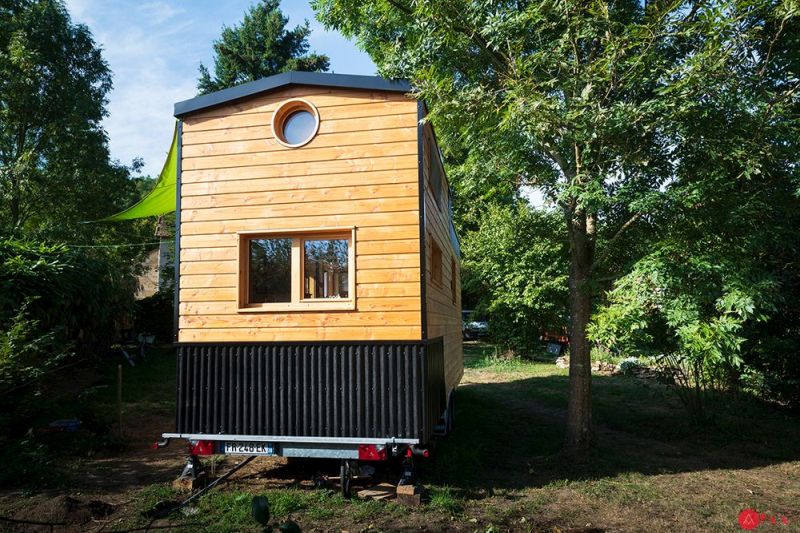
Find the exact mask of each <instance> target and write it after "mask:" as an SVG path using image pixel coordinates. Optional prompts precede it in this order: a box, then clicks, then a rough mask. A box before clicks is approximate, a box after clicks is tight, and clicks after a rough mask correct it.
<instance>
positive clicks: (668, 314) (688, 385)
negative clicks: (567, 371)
mask: <svg viewBox="0 0 800 533" xmlns="http://www.w3.org/2000/svg"><path fill="white" fill-rule="evenodd" d="M661 244H662V248H660V249H658V250H657V251H655V252H653V253H651V254H650V255H649V256H647V257H645V258H643V259H641V260H639V261H638V262H637V263H636V264H635V266H634V268H633V270H632V271H631V272H630V273H629V274H628V275H626V276H625V277H623V278H621V279H620V280H618V281H617V283H616V284H615V286H614V289H613V290H611V291H610V292H609V293H608V302H607V305H606V306H604V307H603V308H601V309H600V311H599V312H598V313H596V314H595V316H594V319H593V323H592V325H591V326H590V329H589V335H590V338H592V339H593V340H594V341H596V342H598V343H600V344H601V345H603V346H604V347H607V348H610V349H612V350H617V351H619V352H620V353H636V352H643V353H646V354H649V355H655V356H657V361H658V362H659V364H660V365H661V366H663V367H664V370H666V373H667V374H668V375H670V376H672V377H673V379H674V382H673V384H674V385H675V386H676V391H677V392H678V393H679V395H680V397H681V399H682V400H683V401H684V402H685V404H686V406H687V408H689V411H690V413H691V414H692V416H693V417H694V418H695V419H696V420H697V421H702V420H703V419H704V418H705V414H704V402H703V399H704V395H705V394H706V393H707V392H709V391H720V390H726V389H729V388H730V387H731V385H733V384H734V383H735V382H736V378H737V376H738V373H739V372H740V370H741V368H742V363H743V360H742V355H741V346H742V343H743V342H744V340H745V339H744V337H743V327H744V325H745V324H746V323H747V322H748V321H750V320H763V319H764V318H766V315H765V314H764V312H765V311H766V310H767V309H769V305H770V304H769V300H770V298H769V296H770V294H771V293H772V292H773V291H774V289H775V285H774V282H773V280H771V279H770V278H768V277H761V278H759V277H758V275H759V272H757V271H755V272H747V271H744V269H743V266H744V265H743V262H742V261H741V260H740V261H733V260H730V261H725V260H724V259H723V258H724V256H723V255H722V254H721V252H720V250H716V249H714V248H713V247H712V246H710V244H708V247H707V248H706V249H705V250H702V249H700V248H701V247H702V246H703V245H704V244H707V243H702V242H695V246H696V247H697V249H692V248H690V247H689V246H688V244H687V243H682V245H681V246H680V247H669V246H667V245H666V244H664V243H661ZM747 274H751V275H752V277H750V278H748V277H747Z"/></svg>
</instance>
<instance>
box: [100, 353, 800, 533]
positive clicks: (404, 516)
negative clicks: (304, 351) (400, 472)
mask: <svg viewBox="0 0 800 533" xmlns="http://www.w3.org/2000/svg"><path fill="white" fill-rule="evenodd" d="M465 355H466V360H467V365H466V366H467V368H466V371H465V376H464V382H463V384H462V386H461V387H459V389H458V393H457V401H456V430H455V432H454V433H453V434H452V435H450V436H448V437H447V438H445V439H442V440H440V441H438V442H437V446H436V449H435V451H434V455H435V460H433V461H426V462H424V463H422V465H423V467H422V471H421V476H422V480H423V482H424V484H425V486H426V488H427V496H426V498H425V503H424V504H423V506H422V507H421V508H417V509H408V508H405V507H401V506H399V505H396V504H394V503H388V502H381V501H359V500H352V501H347V500H344V499H343V498H342V497H341V496H340V495H339V494H338V493H336V492H335V491H331V490H309V489H303V488H300V487H298V486H288V487H285V488H274V489H273V488H270V489H269V490H267V489H265V488H264V485H263V484H262V485H259V484H258V483H257V482H255V481H252V482H249V483H250V484H249V485H246V486H243V485H241V484H236V483H235V482H232V483H229V484H225V485H222V486H220V487H219V488H216V489H214V490H213V491H211V492H210V493H209V494H207V495H206V496H204V497H202V498H201V499H200V500H199V501H198V502H197V503H196V504H194V505H193V508H192V509H191V510H190V513H189V514H188V515H184V514H176V515H174V516H172V517H171V518H170V520H171V523H173V524H176V525H177V526H181V527H186V528H188V529H192V530H198V531H258V530H260V529H259V528H258V527H257V526H256V524H255V523H254V522H253V520H252V518H251V517H250V505H251V500H252V497H253V496H254V495H257V494H264V495H266V496H267V497H268V499H269V501H270V505H271V509H272V514H273V521H283V520H286V519H288V518H291V519H293V520H295V521H296V522H297V523H299V524H300V525H301V527H303V529H304V530H305V529H315V528H316V529H322V530H340V529H347V530H364V529H369V528H376V529H382V530H393V529H422V528H424V529H428V530H446V529H451V528H459V529H465V530H469V531H489V530H504V531H505V530H523V531H524V530H534V531H538V530H555V529H560V530H564V529H591V528H592V527H597V528H600V529H613V530H622V531H625V530H628V531H640V530H651V531H659V530H663V531H667V530H732V529H734V528H735V527H737V526H736V517H737V515H738V513H739V512H740V511H741V510H742V509H743V508H745V507H752V508H754V509H758V510H759V511H760V512H765V513H771V514H772V515H775V516H777V517H786V518H787V520H788V521H789V522H790V527H788V528H784V529H781V531H790V530H793V529H794V530H798V529H800V508H798V505H797V502H798V501H800V448H798V447H797V442H798V441H800V423H798V419H797V418H793V417H792V416H790V415H788V414H787V413H784V412H781V411H778V410H775V409H774V408H772V407H769V406H765V405H763V404H761V403H760V402H757V401H754V400H752V399H750V398H747V397H739V398H734V397H725V398H719V399H717V402H716V405H714V410H713V412H714V413H715V418H714V420H713V421H712V422H710V423H709V424H707V425H705V426H703V427H697V426H693V425H691V423H690V422H689V421H688V417H687V416H686V413H685V411H684V409H683V406H682V405H681V404H680V403H679V402H678V400H677V399H676V397H675V395H674V394H673V392H672V391H671V390H670V389H668V388H667V387H665V386H663V385H660V384H656V383H651V382H646V381H642V380H638V379H636V378H633V377H626V376H596V377H595V378H594V379H593V406H594V420H595V423H596V426H597V445H596V447H595V448H594V450H593V451H592V453H591V454H590V456H589V457H587V458H586V460H585V461H584V462H575V461H573V460H571V459H569V458H566V457H564V456H563V455H562V454H561V444H562V442H563V440H564V419H565V411H566V406H567V389H568V376H567V371H566V370H563V369H559V368H557V367H556V366H555V365H553V364H552V363H551V362H542V361H527V360H519V359H506V358H504V357H502V354H501V353H500V351H499V350H498V349H496V348H495V347H494V346H491V345H487V344H484V343H467V344H466V345H465ZM115 371H116V366H115V365H113V366H111V367H110V368H109V369H108V371H107V372H106V373H104V374H101V379H104V380H106V381H108V380H110V379H111V378H113V376H114V375H115V374H114V372H115ZM173 380H174V364H173V359H172V358H171V357H163V358H162V359H158V358H155V357H154V358H152V359H151V360H150V361H149V362H148V363H147V364H146V365H143V366H142V367H137V368H128V367H126V368H125V394H126V399H127V400H128V401H129V402H130V405H131V406H135V408H136V409H149V410H151V411H153V412H160V411H161V410H164V409H170V408H171V400H172V396H173V395H172V392H173V387H174V381H173ZM114 393H115V391H114V390H111V391H109V390H107V389H103V388H99V389H97V391H96V392H94V393H93V394H94V396H92V399H91V402H92V403H91V405H95V406H97V408H98V410H100V411H102V410H103V409H104V408H105V407H104V406H103V404H104V403H110V404H111V406H112V407H113V401H114ZM143 406H144V407H143ZM395 474H397V472H395ZM237 475H238V474H237ZM389 477H390V478H392V475H391V474H390V476H389ZM395 477H396V476H395ZM392 479H394V478H392ZM290 485H291V483H290ZM182 497H183V496H182V495H178V494H177V493H175V492H174V491H172V489H171V488H170V487H169V486H168V485H165V484H156V485H151V486H148V487H146V488H144V489H143V490H139V491H137V492H135V494H133V495H132V500H133V503H131V504H130V505H129V507H128V509H127V511H126V512H127V513H128V514H127V516H128V521H127V522H126V523H125V524H126V525H128V526H130V527H143V526H146V525H147V524H148V523H149V521H150V520H151V518H149V517H150V516H151V514H150V513H151V511H152V510H153V509H154V508H156V507H158V505H159V504H160V502H164V501H175V500H177V499H180V498H182ZM198 523H199V525H197V524H198ZM190 524H192V525H191V526H190ZM587 524H590V526H587Z"/></svg>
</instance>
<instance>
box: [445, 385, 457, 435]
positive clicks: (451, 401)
mask: <svg viewBox="0 0 800 533" xmlns="http://www.w3.org/2000/svg"><path fill="white" fill-rule="evenodd" d="M455 421H456V391H455V389H453V390H451V391H450V394H449V395H448V401H447V434H448V435H449V434H450V433H451V432H452V431H453V427H454V426H455Z"/></svg>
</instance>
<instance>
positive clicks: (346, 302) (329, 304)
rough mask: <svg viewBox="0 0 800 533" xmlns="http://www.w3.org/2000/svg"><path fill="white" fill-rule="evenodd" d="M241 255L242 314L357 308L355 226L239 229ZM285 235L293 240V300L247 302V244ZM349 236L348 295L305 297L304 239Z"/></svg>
mask: <svg viewBox="0 0 800 533" xmlns="http://www.w3.org/2000/svg"><path fill="white" fill-rule="evenodd" d="M237 236H238V240H239V242H238V246H239V254H238V261H237V263H238V264H237V272H238V276H237V278H236V294H237V307H238V312H239V313H270V312H272V313H279V312H287V311H292V312H294V311H353V310H355V309H356V228H355V227H354V226H348V227H339V228H299V229H288V230H284V229H281V230H262V231H239V232H237ZM262 236H263V237H271V238H278V237H285V238H291V239H292V287H291V299H292V300H291V302H272V303H257V304H250V303H247V292H248V291H247V290H248V285H247V284H248V280H249V278H250V275H249V274H250V273H249V271H248V270H249V261H248V246H247V244H248V243H249V242H250V240H251V239H253V238H256V237H262ZM335 237H339V238H342V239H347V240H348V242H349V245H348V247H347V262H348V265H347V268H348V270H347V290H348V293H349V295H350V297H349V298H342V299H325V298H315V299H304V298H303V282H304V278H303V276H304V272H303V269H304V265H303V264H304V262H305V261H303V246H302V244H303V241H305V240H310V239H318V238H335Z"/></svg>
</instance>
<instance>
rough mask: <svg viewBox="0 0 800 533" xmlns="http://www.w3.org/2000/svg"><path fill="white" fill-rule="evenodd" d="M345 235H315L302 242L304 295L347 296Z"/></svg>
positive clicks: (347, 252)
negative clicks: (316, 236)
mask: <svg viewBox="0 0 800 533" xmlns="http://www.w3.org/2000/svg"><path fill="white" fill-rule="evenodd" d="M348 255H349V251H348V241H347V239H315V240H306V241H304V243H303V272H304V277H305V279H304V289H303V298H307V299H328V298H347V297H348V294H349V293H348V291H349V287H348V283H347V281H348V269H347V257H348Z"/></svg>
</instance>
